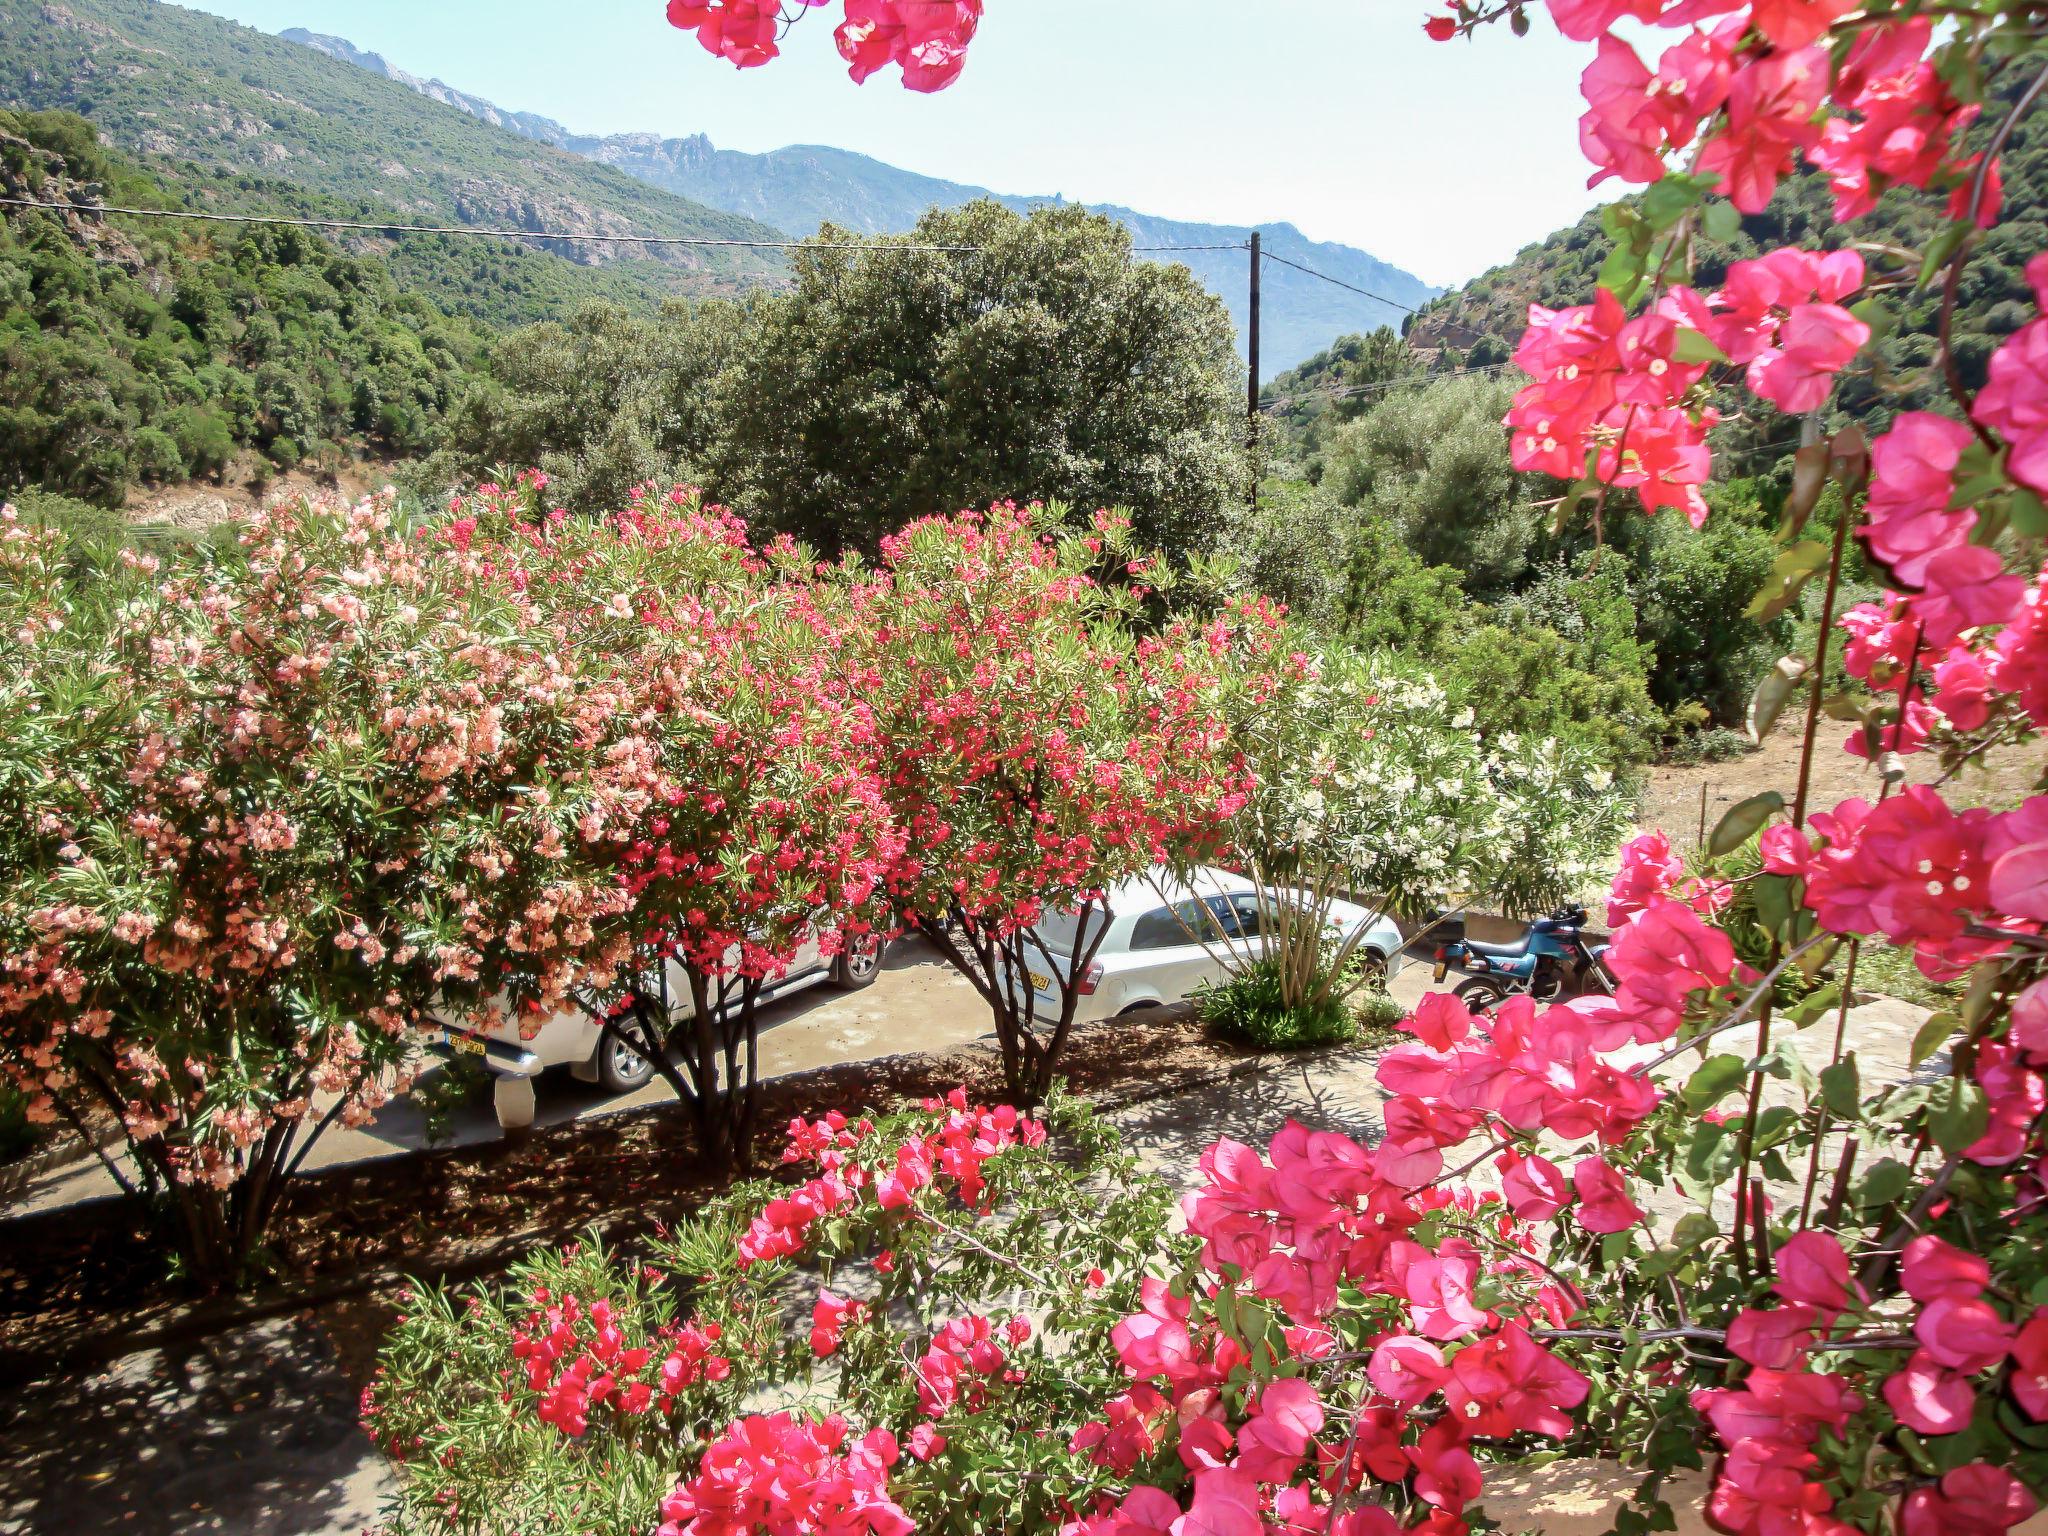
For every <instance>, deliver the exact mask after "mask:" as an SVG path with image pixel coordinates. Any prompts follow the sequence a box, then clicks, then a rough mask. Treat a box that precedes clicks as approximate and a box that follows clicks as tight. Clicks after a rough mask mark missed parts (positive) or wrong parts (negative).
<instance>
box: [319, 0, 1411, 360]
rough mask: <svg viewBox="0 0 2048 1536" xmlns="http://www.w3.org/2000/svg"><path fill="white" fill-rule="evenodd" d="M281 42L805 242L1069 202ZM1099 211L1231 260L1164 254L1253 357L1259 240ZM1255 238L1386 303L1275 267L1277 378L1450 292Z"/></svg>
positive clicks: (1326, 251) (1153, 236) (1265, 352)
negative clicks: (1248, 326) (491, 89)
mask: <svg viewBox="0 0 2048 1536" xmlns="http://www.w3.org/2000/svg"><path fill="white" fill-rule="evenodd" d="M279 36H280V37H281V38H282V39H283V40H285V41H287V42H291V43H295V44H297V45H299V46H301V47H306V48H310V49H314V50H316V51H318V52H322V53H325V54H327V55H328V56H329V57H330V58H333V59H336V60H338V61H340V62H344V63H348V64H352V65H354V66H355V67H356V68H358V69H361V70H364V71H367V72H370V73H373V74H379V75H381V76H383V77H384V78H385V79H388V80H391V81H393V82H395V83H398V84H401V85H404V86H406V87H407V88H408V89H410V90H413V91H415V92H417V93H419V94H422V95H426V96H428V97H430V98H431V99H433V100H436V101H440V102H442V103H443V104H445V105H449V106H453V107H455V108H457V109H458V110H460V111H464V112H467V113H469V114H470V115H472V116H474V117H476V118H477V119H478V120H479V121H483V122H487V123H489V124H491V125H492V126H494V127H499V128H502V129H504V130H505V131H507V132H510V133H514V134H518V135H519V136H520V137H522V138H527V139H530V140H532V141H534V142H536V143H542V144H546V145H549V146H550V147H552V148H557V149H561V150H565V151H567V152H568V153H571V154H575V155H579V156H581V157H583V158H585V159H588V160H592V161H595V162H597V163H598V164H601V165H606V166H610V167H612V168H613V169H616V170H618V171H621V172H623V173H624V174H626V175H628V176H631V177H634V178H635V179H637V180H640V181H643V182H646V183H647V184H649V185H651V186H655V187H658V188H660V189H661V190H663V191H666V192H670V193H673V194H675V195H677V196H679V197H684V198H687V199H689V200H691V201H693V202H698V203H703V204H706V205H708V206H710V207H713V208H717V209H721V210H723V211H725V212H727V213H732V214H737V215H740V216H743V217H747V218H751V219H755V220H758V221H760V222H761V223H763V224H767V225H770V226H773V227H775V228H777V229H781V230H785V231H787V232H788V233H790V234H793V235H806V234H809V233H811V232H812V231H814V230H816V229H817V228H818V227H819V226H820V225H822V224H826V223H830V224H832V225H834V226H836V227H838V228H841V229H846V230H850V231H852V232H854V233H856V234H862V235H882V234H900V233H902V232H904V231H905V230H908V229H910V228H911V227H912V226H913V225H915V223H916V222H917V219H918V217H919V216H920V215H922V214H923V213H924V211H925V210H926V209H927V208H930V207H932V206H934V205H936V206H939V207H949V208H950V207H958V206H960V205H962V204H964V203H968V202H972V201H975V200H977V199H980V198H991V199H993V200H994V201H996V202H998V203H1001V204H1002V205H1003V206H1005V207H1007V208H1010V209H1013V210H1015V211H1017V212H1019V213H1022V212H1027V211H1029V210H1030V209H1031V208H1034V207H1040V206H1045V205H1063V204H1065V203H1066V202H1067V201H1068V199H1065V198H1062V197H1059V196H1031V195H1019V194H1013V193H999V192H995V191H992V190H991V189H989V188H987V187H982V186H976V185H972V184H970V183H965V182H955V181H948V180H945V179H944V178H942V177H937V176H926V175H924V174H922V173H921V172H917V171H909V170H905V169H903V168H902V167H900V166H894V165H890V164H889V163H888V162H886V161H883V160H878V159H876V158H875V157H873V156H871V155H864V154H861V153H859V152H857V151H854V150H845V149H837V148H834V147H833V146H831V145H824V144H790V145H785V146H783V147H782V148H780V149H773V150H768V151H765V152H763V153H760V154H754V153H750V152H748V151H745V150H733V149H721V148H719V147H718V146H717V145H716V144H714V143H713V142H712V140H711V139H710V137H709V136H708V135H706V134H702V133H696V134H688V135H682V136H676V137H664V136H663V135H660V134H656V133H650V132H638V133H617V134H606V135H595V134H579V133H577V132H575V131H574V130H572V129H570V128H568V127H566V126H565V125H564V124H562V123H560V122H557V121H556V120H555V119H553V118H551V117H546V116H543V115H541V114H539V113H532V112H516V111H511V110H509V109H507V108H504V107H501V106H499V105H498V104H497V103H495V102H492V101H490V100H488V99H487V98H484V97H481V96H477V95H474V94H472V93H469V92H466V91H463V90H460V89H459V88H457V87H455V86H451V85H449V84H448V83H447V82H445V81H442V80H439V79H428V78H423V77H421V76H418V75H414V74H411V73H409V72H408V71H406V70H404V69H402V68H400V67H399V66H398V65H396V64H394V63H392V62H391V61H390V60H389V59H387V58H386V57H384V55H382V54H380V53H375V52H372V51H369V50H366V49H362V48H358V47H357V46H356V45H355V44H354V43H352V42H350V41H349V40H348V39H346V38H342V37H337V36H334V35H333V34H329V33H318V32H313V31H310V30H308V29H307V28H304V27H290V28H287V29H286V30H285V31H283V32H282V33H280V34H279ZM1088 206H1089V207H1090V209H1091V210H1092V211H1094V212H1097V213H1101V214H1105V215H1107V216H1109V217H1110V218H1113V219H1115V220H1117V221H1118V222H1119V223H1121V224H1123V225H1124V227H1125V228H1127V229H1129V230H1130V231H1131V235H1132V239H1133V242H1134V243H1135V244H1136V245H1139V246H1165V247H1174V246H1202V245H1215V246H1225V247H1232V248H1230V249H1223V250H1182V251H1162V252H1160V253H1159V254H1160V255H1161V256H1166V257H1170V258H1171V259H1174V260H1179V261H1182V262H1184V263H1185V264H1186V265H1187V266H1188V268H1189V269H1190V270H1191V271H1192V272H1193V273H1194V274H1195V276H1196V277H1197V278H1198V279H1200V280H1201V282H1202V284H1203V286H1205V287H1207V288H1208V289H1209V290H1210V291H1211V292H1213V293H1215V294H1217V295H1218V296H1219V297H1220V298H1222V299H1223V301H1224V303H1225V304H1226V305H1227V306H1228V307H1229V309H1230V313H1231V319H1232V321H1233V322H1234V323H1235V325H1236V326H1237V328H1238V334H1239V350H1240V353H1242V350H1243V335H1244V329H1245V322H1246V319H1247V312H1248V309H1249V293H1248V286H1249V285H1248V283H1247V274H1246V270H1245V262H1246V257H1245V255H1244V254H1243V251H1242V249H1241V248H1242V247H1243V246H1244V245H1245V243H1246V242H1247V241H1248V240H1249V239H1250V237H1251V233H1252V226H1250V225H1237V224H1211V223H1200V222H1195V221H1189V220H1182V219H1168V218H1164V217H1161V216H1158V215H1153V214H1145V213H1140V212H1138V211H1136V210H1135V209H1131V208H1127V207H1124V206H1122V205H1120V204H1089V205H1088ZM1257 227H1258V230H1259V233H1260V237H1261V239H1262V241H1263V242H1264V243H1265V246H1266V248H1267V249H1268V250H1269V251H1271V252H1273V253H1274V254H1276V255H1280V256H1285V257H1287V258H1289V259H1290V260H1294V261H1298V262H1300V263H1302V264H1303V265H1306V266H1311V267H1314V268H1315V269H1316V270H1317V271H1319V272H1321V273H1323V274H1324V275H1326V276H1328V277H1331V278H1335V279H1338V280H1339V281H1341V282H1343V283H1347V284H1350V285H1351V289H1368V290H1371V291H1372V293H1374V294H1377V295H1380V297H1379V298H1377V299H1375V298H1370V297H1367V296H1365V295H1362V294H1359V293H1357V292H1353V291H1350V290H1347V289H1345V288H1341V287H1337V286H1335V285H1333V284H1331V283H1325V282H1322V281H1319V280H1318V279H1317V278H1316V277H1313V276H1311V275H1309V274H1307V273H1303V272H1299V271H1296V270H1294V269H1292V268H1289V267H1286V266H1284V265H1279V264H1274V265H1270V266H1269V267H1268V268H1267V270H1266V273H1265V276H1264V284H1263V286H1264V295H1263V301H1262V314H1261V317H1260V318H1261V332H1262V343H1261V347H1262V358H1263V360H1264V361H1266V362H1267V363H1268V365H1269V366H1271V367H1273V368H1286V367H1288V366H1291V365H1292V364H1294V363H1298V362H1300V361H1302V360H1304V359H1306V358H1308V357H1309V356H1311V355H1312V354H1314V353H1316V352H1317V351H1319V350H1321V349H1323V348H1325V347H1327V346H1328V345H1330V343H1331V342H1332V341H1333V340H1334V339H1335V338H1337V337H1338V336H1341V335H1344V334H1346V333H1348V332H1353V331H1358V330H1371V329H1373V328H1375V327H1377V326H1380V325H1388V326H1393V327H1395V328H1396V329H1398V328H1399V326H1400V323H1401V321H1402V319H1403V318H1404V317H1405V316H1406V314H1408V313H1409V312H1410V311H1412V310H1417V309H1421V308H1422V307H1423V306H1424V305H1426V304H1427V303H1429V302H1430V301H1431V300H1432V299H1434V298H1435V297H1437V296H1438V295H1439V294H1441V293H1442V292H1443V290H1442V289H1440V288H1437V287H1435V286H1433V285H1431V284H1428V283H1425V282H1423V281H1422V280H1421V279H1420V278H1417V277H1415V276H1414V275H1413V274H1412V273H1409V272H1405V271H1403V270H1402V269H1400V268H1399V267H1396V266H1393V265H1392V264H1391V263H1388V262H1384V261H1381V260H1380V259H1379V258H1377V257H1375V256H1373V255H1371V254H1370V253H1369V252H1366V251H1362V250H1359V249H1357V248H1356V247H1353V246H1347V245H1342V244H1339V243H1336V242H1328V241H1314V240H1310V239H1309V238H1308V237H1307V236H1306V235H1304V234H1302V232H1301V231H1300V230H1299V229H1297V228H1295V226H1294V225H1292V224H1291V223H1285V222H1275V223H1269V224H1261V225H1259V226H1257Z"/></svg>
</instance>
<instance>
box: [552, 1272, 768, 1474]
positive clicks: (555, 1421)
mask: <svg viewBox="0 0 2048 1536" xmlns="http://www.w3.org/2000/svg"><path fill="white" fill-rule="evenodd" d="M532 1300H533V1306H534V1310H533V1311H532V1312H531V1313H529V1314H528V1315H527V1317H526V1318H525V1319H524V1321H522V1322H520V1323H518V1324H515V1325H514V1327H513V1330H512V1357H513V1358H514V1359H515V1360H517V1361H519V1362H520V1368H521V1370H522V1371H523V1372H524V1384H525V1387H526V1390H527V1391H528V1392H530V1393H532V1394H534V1396H535V1397H536V1398H538V1399H539V1401H538V1402H537V1403H536V1405H535V1408H534V1416H535V1417H536V1418H538V1419H539V1420H540V1421H541V1423H543V1424H550V1425H553V1426H554V1427H555V1428H556V1429H558V1430H560V1431H561V1432H562V1433H563V1434H565V1435H567V1436H569V1437H570V1438H571V1439H575V1438H578V1437H580V1436H581V1435H582V1434H583V1433H584V1432H585V1431H586V1430H587V1429H588V1428H589V1427H590V1415H591V1413H592V1411H593V1410H595V1409H599V1408H606V1409H609V1410H611V1411H612V1412H613V1413H615V1414H618V1415H619V1416H621V1417H624V1418H637V1417H638V1416H640V1415H642V1414H646V1413H654V1412H658V1413H662V1414H666V1413H668V1412H670V1411H671V1410H672V1409H673V1408H674V1407H675V1403H676V1399H677V1397H678V1396H679V1395H680V1394H681V1393H682V1392H683V1391H684V1390H686V1389H687V1388H689V1387H693V1386H695V1385H697V1384H698V1383H699V1382H707V1381H723V1380H725V1378H726V1377H727V1376H729V1375H731V1374H732V1362H731V1361H730V1360H729V1359H727V1358H726V1357H725V1356H723V1355H718V1354H714V1353H713V1352H712V1346H713V1345H715V1344H716V1343H717V1342H718V1339H719V1334H720V1329H719V1326H718V1324H716V1323H706V1324H704V1325H703V1326H701V1327H700V1326H698V1325H697V1324H695V1323H689V1324H682V1325H677V1324H668V1325H666V1326H663V1327H661V1328H659V1329H657V1330H655V1331H654V1333H653V1335H652V1336H651V1337H648V1336H647V1335H646V1334H645V1330H644V1329H642V1328H640V1327H639V1325H638V1318H637V1314H636V1311H635V1308H634V1305H633V1303H632V1302H631V1301H626V1302H623V1303H621V1302H615V1301H612V1300H609V1299H606V1298H603V1297H600V1298H598V1299H597V1300H595V1301H592V1302H590V1303H589V1304H588V1305H585V1304H584V1303H582V1302H581V1301H579V1300H578V1299H577V1298H576V1297H574V1296H562V1297H559V1298H556V1297H551V1296H550V1295H549V1294H548V1292H547V1290H546V1289H545V1288H540V1289H536V1290H535V1292H534V1294H533V1297H532ZM629 1332H632V1333H638V1334H640V1335H641V1336H642V1337H645V1338H646V1342H644V1343H641V1344H628V1343H627V1338H628V1335H629Z"/></svg>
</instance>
